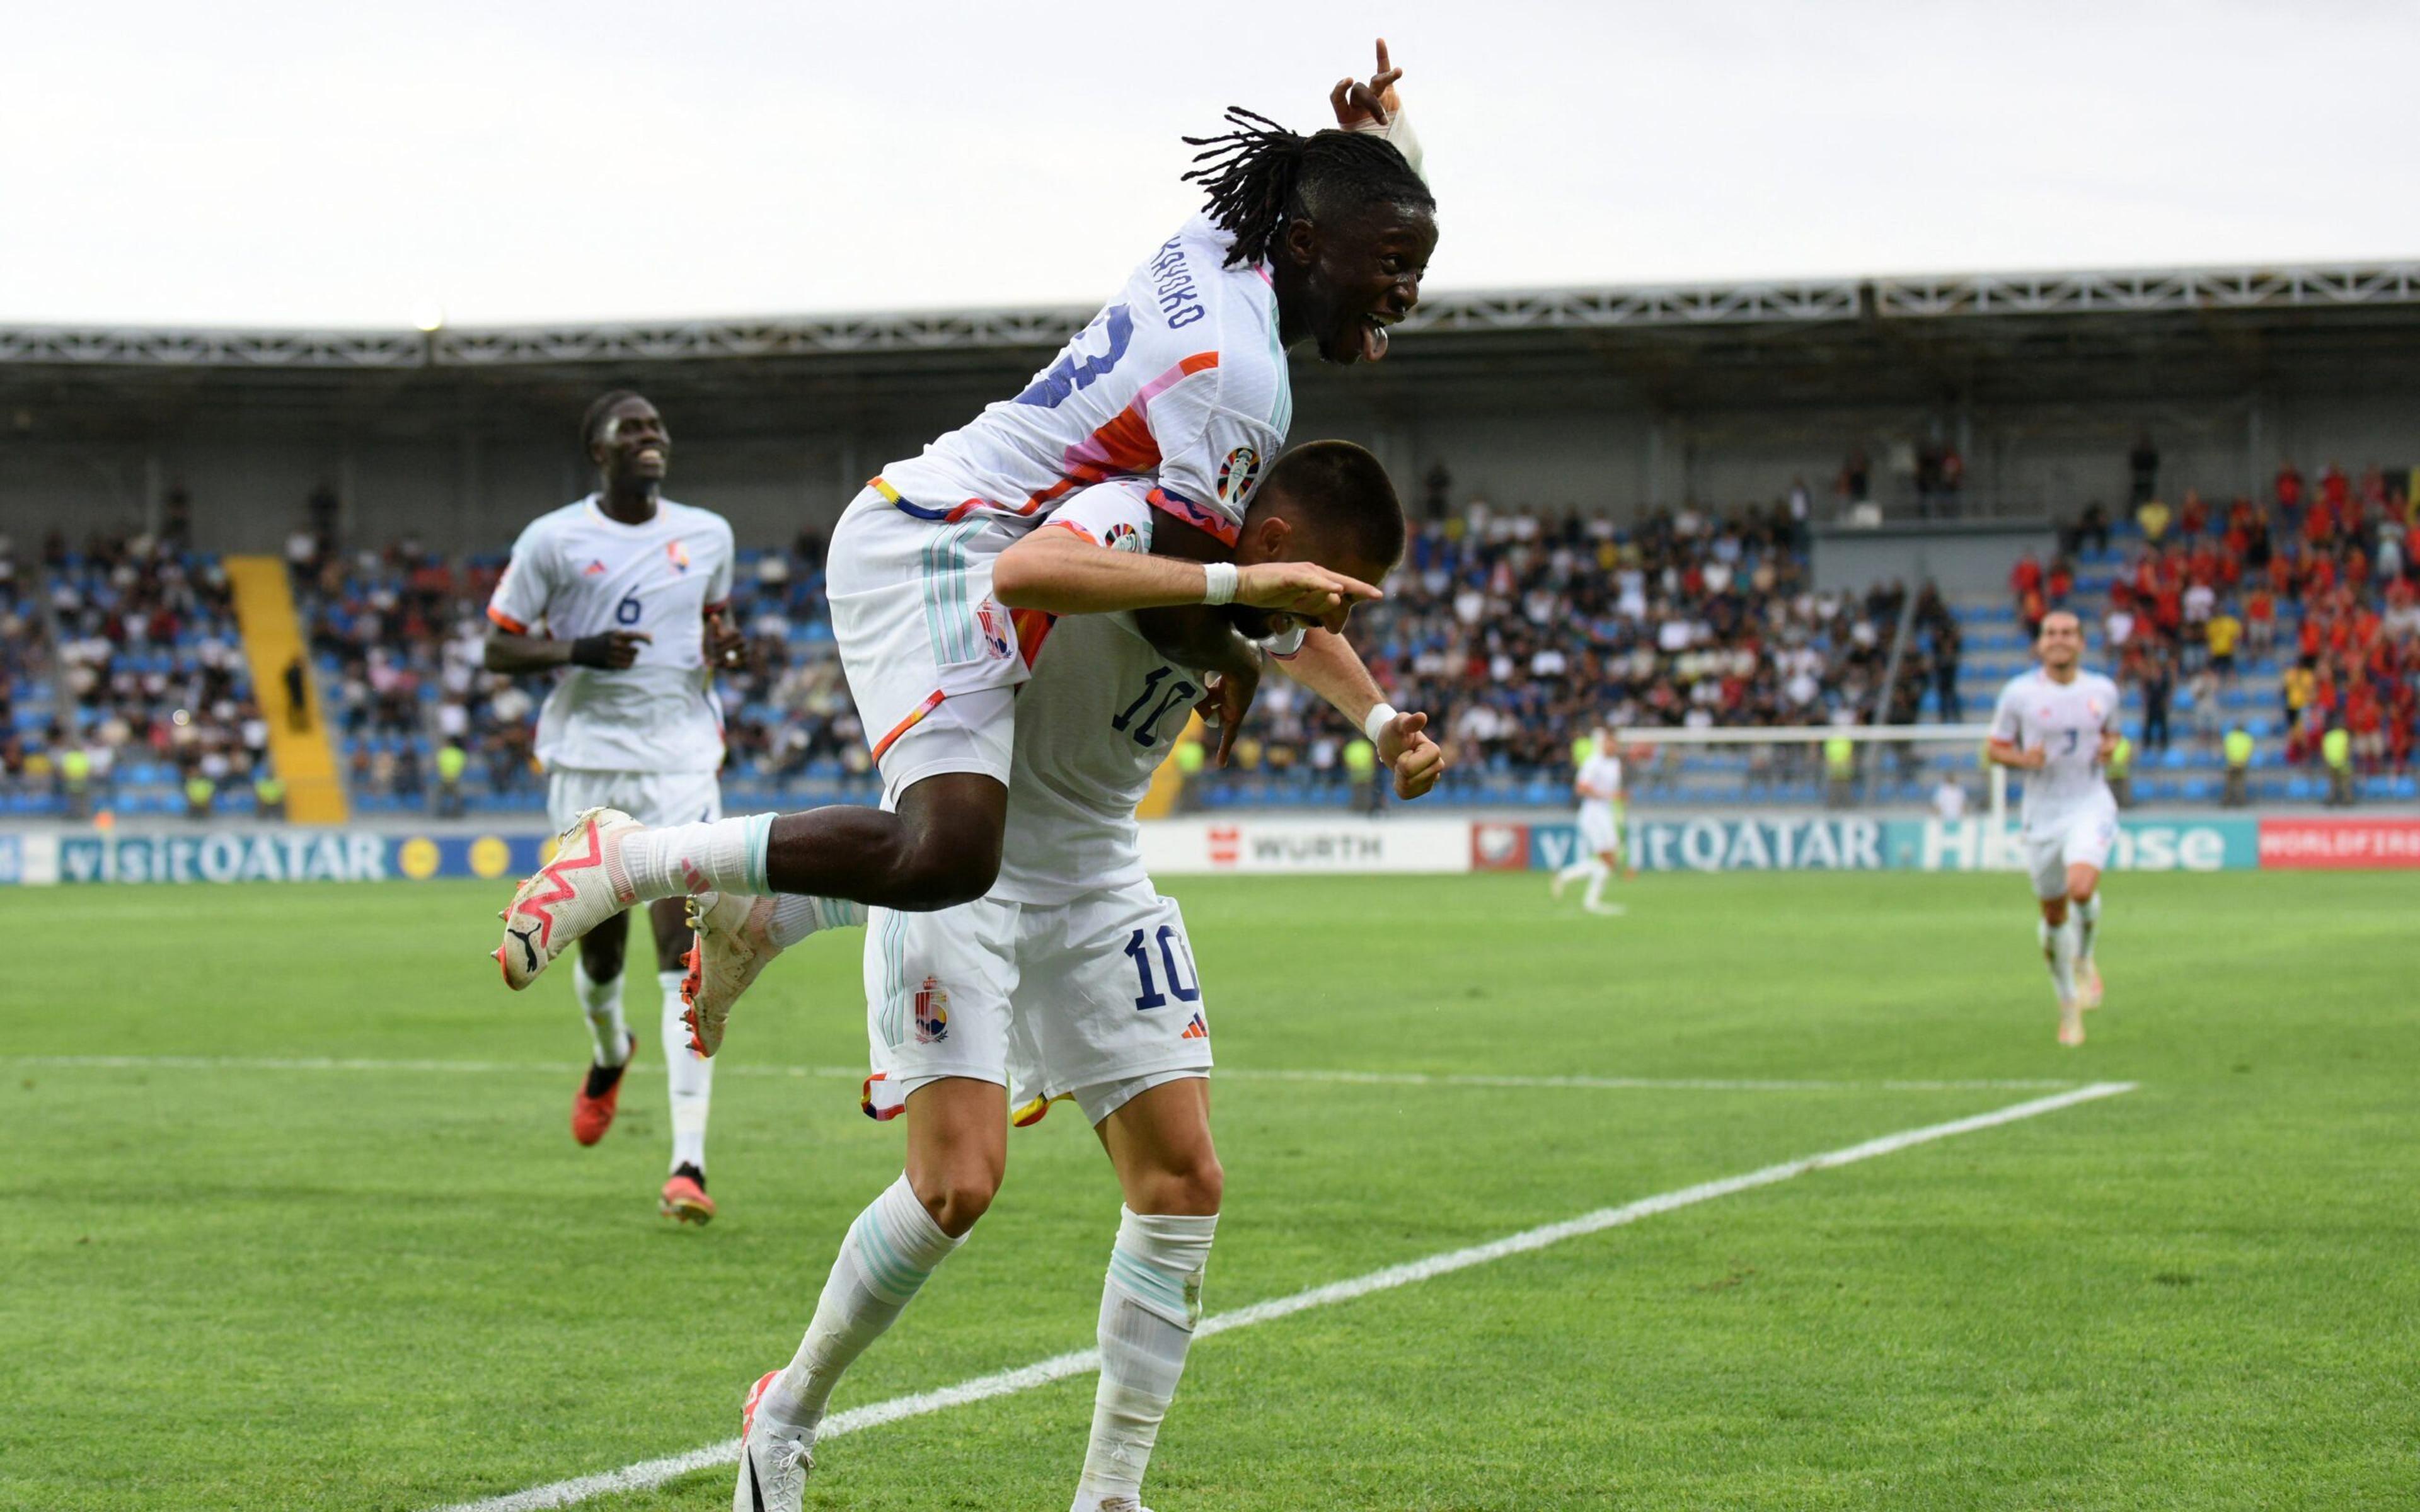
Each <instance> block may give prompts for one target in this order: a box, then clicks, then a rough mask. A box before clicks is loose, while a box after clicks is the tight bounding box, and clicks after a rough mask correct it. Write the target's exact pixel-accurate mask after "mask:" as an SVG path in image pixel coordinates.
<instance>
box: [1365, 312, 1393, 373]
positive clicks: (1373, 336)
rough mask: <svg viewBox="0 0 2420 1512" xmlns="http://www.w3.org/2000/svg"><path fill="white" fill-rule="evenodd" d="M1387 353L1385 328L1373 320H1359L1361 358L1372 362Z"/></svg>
mask: <svg viewBox="0 0 2420 1512" xmlns="http://www.w3.org/2000/svg"><path fill="white" fill-rule="evenodd" d="M1386 355H1387V328H1386V327H1385V326H1382V325H1380V324H1379V323H1378V322H1377V321H1375V320H1370V319H1365V320H1363V321H1362V322H1361V358H1362V360H1363V361H1364V362H1370V363H1374V362H1377V361H1379V360H1380V359H1381V358H1383V357H1385V356H1386Z"/></svg>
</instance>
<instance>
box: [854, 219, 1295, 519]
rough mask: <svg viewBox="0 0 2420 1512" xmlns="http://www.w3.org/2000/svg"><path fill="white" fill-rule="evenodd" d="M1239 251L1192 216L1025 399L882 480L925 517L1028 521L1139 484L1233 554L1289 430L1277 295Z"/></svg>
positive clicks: (889, 493)
mask: <svg viewBox="0 0 2420 1512" xmlns="http://www.w3.org/2000/svg"><path fill="white" fill-rule="evenodd" d="M1233 244H1234V239H1233V237H1231V236H1229V235H1228V234H1227V233H1226V232H1224V231H1221V230H1219V229H1218V227H1217V226H1216V225H1214V224H1211V223H1210V222H1209V221H1208V220H1206V219H1204V218H1203V217H1201V216H1198V215H1197V216H1195V217H1194V218H1193V219H1192V220H1191V221H1188V222H1187V223H1186V225H1185V227H1184V229H1183V230H1181V231H1179V232H1177V234H1176V235H1174V236H1172V237H1171V238H1169V239H1168V240H1167V242H1166V243H1165V244H1163V245H1162V246H1161V247H1160V249H1159V250H1158V251H1157V252H1156V253H1155V254H1154V255H1152V258H1151V260H1150V261H1148V262H1146V263H1144V264H1143V265H1142V266H1141V267H1140V268H1139V269H1137V270H1135V272H1134V276H1133V277H1131V278H1129V279H1127V280H1126V286H1125V290H1124V291H1123V292H1122V293H1121V294H1120V295H1119V296H1118V298H1117V299H1116V301H1113V302H1112V303H1110V304H1109V306H1108V307H1107V308H1105V309H1104V310H1102V311H1101V313H1100V314H1098V315H1096V316H1094V317H1093V322H1092V324H1090V325H1088V326H1086V327H1085V328H1084V329H1083V330H1082V331H1080V332H1078V333H1077V334H1076V336H1075V337H1074V339H1072V340H1071V341H1069V342H1068V343H1067V345H1066V347H1064V348H1063V350H1062V351H1061V352H1060V354H1059V356H1058V358H1057V359H1056V360H1055V361H1053V362H1052V363H1050V365H1049V366H1047V367H1046V368H1044V369H1043V370H1042V371H1041V372H1039V373H1037V374H1035V375H1034V377H1033V381H1032V383H1030V384H1028V385H1027V386H1026V389H1025V392H1024V393H1020V394H1018V395H1017V396H1016V398H1014V399H1003V400H1001V402H999V403H998V404H995V405H993V406H991V407H990V408H989V409H985V411H984V412H983V413H982V414H980V415H978V416H976V417H975V419H974V420H973V422H972V423H971V424H967V425H963V426H961V427H959V428H958V429H956V430H954V431H951V432H950V433H949V434H948V435H946V436H943V437H942V438H940V439H939V440H936V441H934V442H933V443H932V444H930V445H928V446H926V447H925V448H924V451H923V455H920V456H914V457H910V458H908V459H907V460H906V461H902V462H894V463H892V465H891V466H889V467H886V468H884V469H883V470H882V476H881V477H880V478H879V479H878V480H876V486H878V487H880V488H881V489H882V491H883V492H884V494H885V496H886V497H889V498H890V499H891V500H892V502H893V503H895V504H897V505H898V506H899V507H900V508H901V509H903V510H905V511H907V513H908V514H911V515H914V516H917V517H920V518H924V519H934V520H950V521H955V520H959V519H964V518H966V517H968V516H970V515H974V514H988V515H992V516H996V517H1001V518H1004V519H1009V520H1021V521H1025V522H1028V523H1031V522H1032V521H1034V520H1038V519H1040V518H1042V517H1044V516H1045V515H1047V513H1048V512H1049V511H1050V509H1051V508H1052V507H1053V506H1054V505H1056V504H1057V503H1058V502H1059V501H1061V500H1063V499H1064V498H1065V497H1066V496H1067V495H1069V494H1071V493H1073V492H1075V491H1076V490H1077V489H1078V488H1081V487H1085V486H1088V485H1091V484H1094V483H1099V482H1102V481H1104V480H1107V479H1110V478H1121V477H1136V478H1142V479H1146V480H1148V482H1149V483H1150V484H1151V485H1152V488H1151V490H1150V496H1149V497H1150V501H1151V503H1152V504H1153V505H1154V506H1155V507H1156V508H1159V509H1162V510H1165V511H1167V512H1168V513H1169V514H1171V515H1173V516H1175V517H1177V518H1179V519H1182V520H1186V521H1187V522H1188V523H1191V524H1194V525H1198V526H1200V527H1202V529H1203V530H1206V531H1209V532H1211V533H1213V534H1215V535H1218V537H1220V538H1221V539H1222V540H1225V541H1227V542H1229V543H1230V544H1232V543H1233V541H1234V539H1235V533H1236V531H1237V530H1238V528H1239V527H1240V526H1241V525H1242V522H1243V518H1244V507H1245V505H1247V504H1249V502H1250V501H1251V497H1252V489H1253V487H1254V486H1256V485H1257V484H1258V483H1259V482H1260V478H1261V472H1262V471H1263V469H1264V466H1265V465H1266V464H1267V462H1268V461H1269V460H1270V459H1271V458H1273V457H1275V456H1276V455H1277V454H1278V452H1279V450H1280V448H1282V447H1283V446H1284V445H1285V438H1286V430H1287V428H1288V427H1289V426H1290V425H1291V424H1293V423H1294V390H1293V385H1292V381H1291V379H1290V378H1289V377H1288V375H1287V372H1286V356H1285V350H1284V348H1283V347H1280V345H1279V344H1278V307H1277V295H1276V292H1275V291H1274V290H1273V289H1272V288H1271V286H1270V285H1269V277H1268V270H1267V269H1266V267H1265V266H1264V265H1258V264H1255V265H1250V266H1247V267H1242V268H1229V267H1227V266H1226V257H1227V250H1228V248H1230V247H1231V246H1233Z"/></svg>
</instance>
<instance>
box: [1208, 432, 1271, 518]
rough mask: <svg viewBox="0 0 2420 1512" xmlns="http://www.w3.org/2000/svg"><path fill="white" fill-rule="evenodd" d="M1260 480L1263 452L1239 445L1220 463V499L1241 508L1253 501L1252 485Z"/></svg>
mask: <svg viewBox="0 0 2420 1512" xmlns="http://www.w3.org/2000/svg"><path fill="white" fill-rule="evenodd" d="M1260 481H1261V454H1260V453H1259V452H1257V451H1255V450H1253V449H1252V448H1251V447H1249V446H1238V447H1236V448H1235V449H1234V450H1233V451H1232V452H1229V453H1228V454H1227V459H1226V460H1225V461H1223V462H1221V463H1219V464H1218V500H1219V501H1220V502H1221V503H1224V504H1227V505H1230V506H1232V507H1233V508H1235V509H1241V508H1243V507H1244V505H1245V504H1247V503H1248V502H1249V501H1251V497H1252V486H1253V485H1254V484H1257V483H1259V482H1260Z"/></svg>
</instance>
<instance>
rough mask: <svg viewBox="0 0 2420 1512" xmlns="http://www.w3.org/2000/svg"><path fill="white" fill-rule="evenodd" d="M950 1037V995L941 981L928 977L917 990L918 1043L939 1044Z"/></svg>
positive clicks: (937, 978)
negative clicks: (943, 987)
mask: <svg viewBox="0 0 2420 1512" xmlns="http://www.w3.org/2000/svg"><path fill="white" fill-rule="evenodd" d="M949 1037H950V995H949V994H948V993H947V992H946V991H944V990H943V989H942V987H941V979H939V977H927V978H925V979H924V985H923V986H922V987H919V988H917V989H916V1042H917V1043H918V1044H939V1043H940V1042H941V1041H944V1040H946V1039H948V1038H949Z"/></svg>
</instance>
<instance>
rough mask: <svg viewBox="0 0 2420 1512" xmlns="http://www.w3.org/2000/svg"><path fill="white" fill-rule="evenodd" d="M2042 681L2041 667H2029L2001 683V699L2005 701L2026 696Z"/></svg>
mask: <svg viewBox="0 0 2420 1512" xmlns="http://www.w3.org/2000/svg"><path fill="white" fill-rule="evenodd" d="M2040 682H2041V669H2040V668H2039V667H2028V668H2026V669H2025V670H2024V671H2021V672H2019V673H2017V674H2016V675H2015V676H2014V677H2011V678H2009V680H2008V681H2007V682H2005V683H2002V684H2001V685H2000V701H2001V702H2004V703H2005V702H2008V701H2009V700H2010V699H2018V698H2024V696H2025V695H2027V694H2028V693H2031V692H2032V691H2033V690H2034V688H2035V687H2037V686H2038V685H2039V684H2040Z"/></svg>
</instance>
